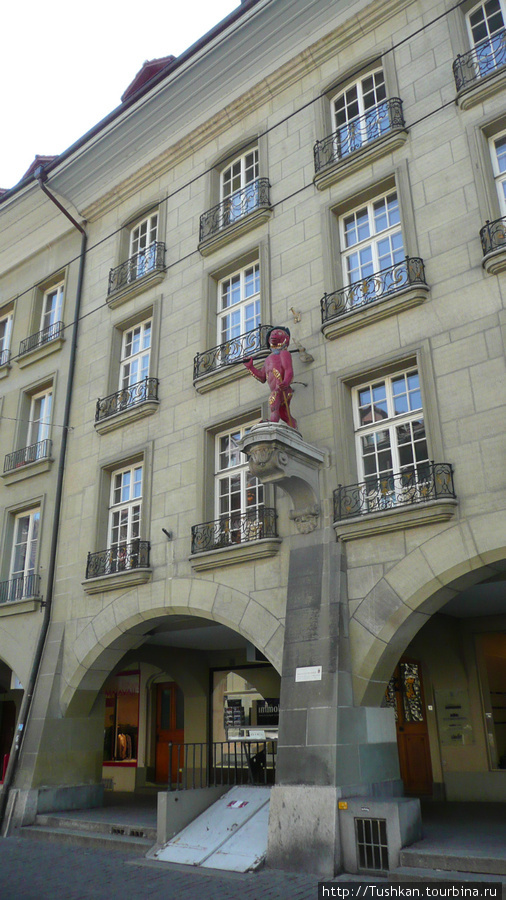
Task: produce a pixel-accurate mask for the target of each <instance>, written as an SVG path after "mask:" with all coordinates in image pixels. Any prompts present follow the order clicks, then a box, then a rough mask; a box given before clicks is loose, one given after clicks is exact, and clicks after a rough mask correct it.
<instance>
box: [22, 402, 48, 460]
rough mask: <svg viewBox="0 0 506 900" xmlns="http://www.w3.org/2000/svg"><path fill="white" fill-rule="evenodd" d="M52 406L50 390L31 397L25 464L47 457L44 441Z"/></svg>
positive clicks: (46, 447) (46, 435) (46, 438)
mask: <svg viewBox="0 0 506 900" xmlns="http://www.w3.org/2000/svg"><path fill="white" fill-rule="evenodd" d="M52 404H53V389H52V388H46V389H45V390H43V391H40V392H38V393H37V394H32V396H31V400H30V414H29V423H28V435H27V447H26V457H27V458H26V460H25V462H34V461H35V460H37V459H42V458H44V457H45V456H48V455H49V448H48V446H47V444H46V441H47V440H48V439H49V433H50V426H51V407H52Z"/></svg>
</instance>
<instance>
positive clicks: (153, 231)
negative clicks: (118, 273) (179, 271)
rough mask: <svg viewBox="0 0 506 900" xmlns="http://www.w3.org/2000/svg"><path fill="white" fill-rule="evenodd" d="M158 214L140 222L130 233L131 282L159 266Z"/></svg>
mask: <svg viewBox="0 0 506 900" xmlns="http://www.w3.org/2000/svg"><path fill="white" fill-rule="evenodd" d="M157 233H158V213H152V214H151V215H149V216H146V218H145V219H142V220H141V221H140V222H138V223H137V224H136V225H135V226H134V227H133V228H132V230H131V232H130V252H129V257H130V262H131V265H130V269H129V280H130V281H134V280H135V279H136V278H140V277H141V276H142V275H145V274H146V273H147V272H151V271H152V270H153V269H154V268H155V267H156V265H157V253H156V240H157Z"/></svg>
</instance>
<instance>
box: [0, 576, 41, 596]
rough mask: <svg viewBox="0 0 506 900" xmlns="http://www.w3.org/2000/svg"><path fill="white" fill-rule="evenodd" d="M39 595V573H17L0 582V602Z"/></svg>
mask: <svg viewBox="0 0 506 900" xmlns="http://www.w3.org/2000/svg"><path fill="white" fill-rule="evenodd" d="M32 597H33V598H36V597H40V575H19V576H18V577H17V578H11V579H10V581H2V582H0V603H10V602H11V601H13V600H29V599H31V598H32Z"/></svg>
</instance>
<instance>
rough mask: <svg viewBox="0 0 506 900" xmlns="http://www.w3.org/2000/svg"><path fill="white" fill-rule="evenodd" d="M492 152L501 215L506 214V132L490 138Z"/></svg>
mask: <svg viewBox="0 0 506 900" xmlns="http://www.w3.org/2000/svg"><path fill="white" fill-rule="evenodd" d="M490 153H491V156H492V168H493V171H494V178H495V184H496V189H497V196H498V197H499V207H500V210H501V216H506V134H503V135H501V136H500V137H493V138H491V139H490Z"/></svg>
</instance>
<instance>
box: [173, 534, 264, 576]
mask: <svg viewBox="0 0 506 900" xmlns="http://www.w3.org/2000/svg"><path fill="white" fill-rule="evenodd" d="M280 546H281V538H263V539H262V540H259V541H249V542H246V543H244V544H234V545H233V546H230V547H220V548H219V549H217V550H206V551H205V552H204V553H194V554H193V555H192V556H190V557H189V559H190V565H191V567H192V569H193V570H194V571H195V572H204V571H205V570H206V569H218V568H221V567H222V566H235V565H238V564H240V563H244V562H251V561H252V560H256V559H264V558H266V557H268V556H275V555H276V553H278V552H279V549H280Z"/></svg>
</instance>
